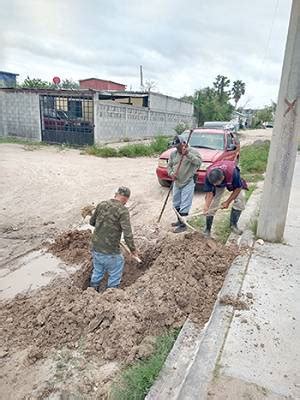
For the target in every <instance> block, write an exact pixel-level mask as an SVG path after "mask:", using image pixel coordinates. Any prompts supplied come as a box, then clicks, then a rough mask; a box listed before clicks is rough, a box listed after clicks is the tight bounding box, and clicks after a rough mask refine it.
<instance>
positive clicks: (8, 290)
mask: <svg viewBox="0 0 300 400" xmlns="http://www.w3.org/2000/svg"><path fill="white" fill-rule="evenodd" d="M13 267H14V270H13V271H12V272H9V273H7V274H6V275H5V276H1V277H0V299H11V298H13V297H14V296H16V295H17V294H19V293H26V292H30V291H31V290H35V289H38V288H40V287H42V286H46V285H48V284H49V283H50V282H51V280H52V279H53V278H54V277H57V276H58V275H59V276H66V277H68V276H69V274H70V273H74V272H75V271H76V270H77V269H78V267H76V266H69V265H66V264H64V263H63V262H61V260H60V259H59V258H57V257H55V256H53V255H52V254H49V253H43V252H42V251H40V250H39V251H33V252H32V253H30V254H27V255H26V256H24V257H22V258H21V259H19V260H18V262H16V265H14V266H13Z"/></svg>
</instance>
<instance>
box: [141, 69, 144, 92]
mask: <svg viewBox="0 0 300 400" xmlns="http://www.w3.org/2000/svg"><path fill="white" fill-rule="evenodd" d="M140 79H141V90H142V91H143V90H144V79H143V66H142V65H140Z"/></svg>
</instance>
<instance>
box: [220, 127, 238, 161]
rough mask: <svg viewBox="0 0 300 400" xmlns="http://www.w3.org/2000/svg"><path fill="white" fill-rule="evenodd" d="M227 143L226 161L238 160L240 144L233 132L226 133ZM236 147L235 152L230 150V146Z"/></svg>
mask: <svg viewBox="0 0 300 400" xmlns="http://www.w3.org/2000/svg"><path fill="white" fill-rule="evenodd" d="M225 137H226V142H225V155H224V158H223V159H224V160H235V159H236V158H237V148H238V144H237V142H236V140H235V137H234V135H233V134H232V133H231V132H226V135H225ZM233 145H234V146H236V149H235V150H229V148H230V146H233Z"/></svg>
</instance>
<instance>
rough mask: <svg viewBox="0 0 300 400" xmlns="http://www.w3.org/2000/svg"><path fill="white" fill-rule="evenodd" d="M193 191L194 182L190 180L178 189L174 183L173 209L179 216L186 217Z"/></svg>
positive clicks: (190, 205)
mask: <svg viewBox="0 0 300 400" xmlns="http://www.w3.org/2000/svg"><path fill="white" fill-rule="evenodd" d="M194 190H195V182H194V180H193V179H192V180H191V181H190V182H189V183H188V184H187V185H185V186H183V187H182V188H178V187H177V186H176V183H174V185H173V207H174V208H176V209H177V210H178V211H179V212H180V214H182V215H188V213H189V211H190V209H191V207H192V202H193V197H194Z"/></svg>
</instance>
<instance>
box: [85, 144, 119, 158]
mask: <svg viewBox="0 0 300 400" xmlns="http://www.w3.org/2000/svg"><path fill="white" fill-rule="evenodd" d="M85 151H86V153H87V154H90V155H92V156H97V157H119V153H118V150H117V149H113V148H112V147H97V146H88V147H87V148H86V150H85Z"/></svg>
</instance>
